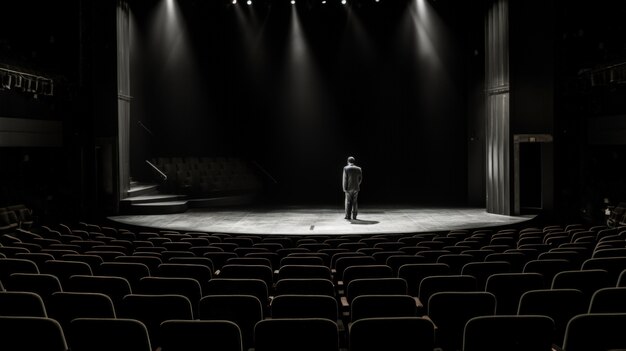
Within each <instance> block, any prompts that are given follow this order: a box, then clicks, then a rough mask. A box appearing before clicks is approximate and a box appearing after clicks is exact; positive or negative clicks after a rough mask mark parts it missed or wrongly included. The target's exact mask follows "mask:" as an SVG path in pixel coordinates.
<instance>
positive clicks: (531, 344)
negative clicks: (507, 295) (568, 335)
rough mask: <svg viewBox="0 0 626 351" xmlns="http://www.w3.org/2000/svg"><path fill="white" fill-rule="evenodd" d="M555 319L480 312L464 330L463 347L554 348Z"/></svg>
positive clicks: (466, 350) (472, 350)
mask: <svg viewBox="0 0 626 351" xmlns="http://www.w3.org/2000/svg"><path fill="white" fill-rule="evenodd" d="M553 331H554V321H552V319H551V318H550V317H546V316H540V315H523V316H517V315H508V316H505V315H502V316H479V317H474V318H472V319H470V320H469V321H468V322H467V324H466V325H465V331H464V333H463V351H496V350H536V351H551V350H552V337H553V336H552V334H553Z"/></svg>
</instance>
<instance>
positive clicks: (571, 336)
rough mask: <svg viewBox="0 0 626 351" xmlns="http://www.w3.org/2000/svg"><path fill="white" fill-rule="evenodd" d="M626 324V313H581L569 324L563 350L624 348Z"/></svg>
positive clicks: (580, 350) (583, 350)
mask: <svg viewBox="0 0 626 351" xmlns="http://www.w3.org/2000/svg"><path fill="white" fill-rule="evenodd" d="M624 325H626V313H593V314H579V315H577V316H575V317H573V318H572V319H570V321H569V323H568V324H567V329H566V331H565V337H564V339H563V350H564V351H589V350H624V349H626V336H625V334H624Z"/></svg>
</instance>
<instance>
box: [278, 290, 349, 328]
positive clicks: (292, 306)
mask: <svg viewBox="0 0 626 351" xmlns="http://www.w3.org/2000/svg"><path fill="white" fill-rule="evenodd" d="M271 314H272V318H326V319H330V320H331V321H334V322H336V321H337V320H338V319H339V310H338V307H337V300H336V299H335V298H334V297H332V296H328V295H279V296H276V297H275V298H274V299H273V300H272V304H271Z"/></svg>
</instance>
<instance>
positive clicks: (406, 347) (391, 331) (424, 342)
mask: <svg viewBox="0 0 626 351" xmlns="http://www.w3.org/2000/svg"><path fill="white" fill-rule="evenodd" d="M349 338H350V340H349V345H350V350H351V351H367V350H394V351H410V350H432V349H433V348H434V345H435V343H434V340H435V326H434V325H433V323H432V322H431V321H429V320H428V319H424V318H419V317H378V318H363V319H359V320H357V321H355V322H354V323H352V325H351V326H350V332H349Z"/></svg>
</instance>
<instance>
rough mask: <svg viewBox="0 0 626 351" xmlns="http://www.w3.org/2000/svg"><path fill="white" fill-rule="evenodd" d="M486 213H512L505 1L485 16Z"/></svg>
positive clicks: (491, 6) (498, 1) (496, 0)
mask: <svg viewBox="0 0 626 351" xmlns="http://www.w3.org/2000/svg"><path fill="white" fill-rule="evenodd" d="M485 44H486V48H485V52H486V55H485V74H486V77H485V81H486V96H487V101H486V103H487V109H486V111H487V116H486V117H487V118H486V135H487V141H486V151H487V155H486V158H487V179H486V182H487V186H486V189H487V194H486V203H487V206H486V207H487V212H489V213H496V214H503V215H510V214H511V179H510V178H511V177H510V131H509V130H510V115H509V8H508V0H493V1H491V2H490V4H489V7H488V9H487V13H486V17H485Z"/></svg>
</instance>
